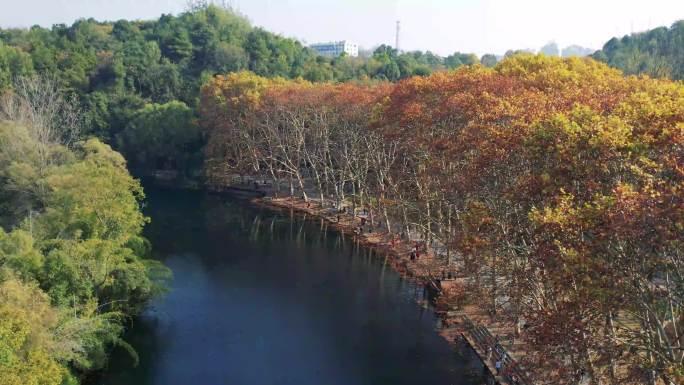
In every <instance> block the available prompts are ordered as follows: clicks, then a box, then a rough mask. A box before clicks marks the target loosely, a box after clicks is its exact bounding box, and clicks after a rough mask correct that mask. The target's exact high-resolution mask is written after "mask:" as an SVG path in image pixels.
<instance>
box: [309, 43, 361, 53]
mask: <svg viewBox="0 0 684 385" xmlns="http://www.w3.org/2000/svg"><path fill="white" fill-rule="evenodd" d="M309 48H311V49H312V50H314V51H316V53H317V54H319V55H321V56H329V57H337V56H340V55H342V53H343V52H345V53H346V54H347V55H349V56H352V57H357V56H359V46H358V45H357V44H356V43H352V42H350V41H348V40H342V41H335V42H332V43H317V44H311V45H310V46H309Z"/></svg>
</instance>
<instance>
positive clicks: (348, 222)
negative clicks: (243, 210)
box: [251, 197, 531, 385]
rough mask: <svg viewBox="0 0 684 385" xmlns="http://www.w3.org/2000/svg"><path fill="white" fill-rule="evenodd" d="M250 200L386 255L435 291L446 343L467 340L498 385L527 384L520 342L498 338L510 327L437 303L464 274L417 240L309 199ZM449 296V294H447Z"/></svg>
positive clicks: (469, 310)
mask: <svg viewBox="0 0 684 385" xmlns="http://www.w3.org/2000/svg"><path fill="white" fill-rule="evenodd" d="M251 202H252V203H254V204H256V205H259V206H264V207H267V208H270V209H276V210H292V211H295V212H297V213H299V214H305V215H311V216H312V217H315V218H319V219H321V220H323V221H326V223H327V224H328V225H329V226H330V227H332V228H334V229H335V230H337V231H339V232H341V233H343V234H346V235H348V236H351V237H353V238H354V239H355V240H356V241H357V242H358V243H359V244H361V245H362V246H364V247H368V248H370V249H371V250H373V251H375V252H376V253H378V254H380V255H384V256H385V257H386V261H387V263H388V264H389V265H391V266H392V268H394V269H395V270H396V271H397V272H398V273H399V274H401V275H402V276H403V277H405V278H407V279H411V280H414V281H416V282H417V283H419V284H421V285H423V286H425V287H426V288H427V289H429V290H430V291H432V292H434V293H435V294H436V298H437V300H436V301H435V302H436V304H437V306H436V308H435V309H436V310H435V311H436V312H437V313H438V315H439V316H440V317H441V318H442V320H443V325H444V327H443V328H442V329H441V330H440V335H441V336H442V337H444V338H445V339H446V340H447V341H448V342H449V343H450V344H452V345H455V344H456V343H457V342H458V341H459V340H465V341H466V342H467V343H468V345H470V347H471V348H472V349H473V350H474V351H475V353H476V354H477V355H478V356H479V357H480V359H481V360H482V362H483V364H484V365H485V366H486V367H487V368H488V371H489V373H490V374H492V378H494V379H495V382H496V383H499V384H502V385H507V384H512V385H515V384H521V385H522V384H531V382H530V381H529V380H526V379H525V377H526V375H525V372H524V369H523V368H521V367H520V366H519V364H518V363H517V360H515V358H514V357H515V355H516V353H517V354H522V353H523V346H521V345H522V344H521V343H520V342H518V343H517V344H516V343H515V341H514V340H513V339H510V340H509V346H508V347H507V348H504V347H503V341H501V339H500V337H499V336H512V335H513V327H512V325H508V324H506V323H503V322H495V321H494V320H492V319H491V318H490V317H488V316H487V314H486V312H485V311H483V310H482V309H480V308H478V307H477V306H475V305H472V304H467V305H465V306H462V307H461V308H460V309H458V310H451V309H449V308H447V307H445V305H444V302H443V301H442V302H440V301H439V297H440V296H441V295H442V294H443V293H449V291H450V290H451V289H453V288H455V287H457V286H459V281H460V280H462V279H463V277H458V274H457V273H458V272H457V271H455V270H452V269H450V268H449V267H448V266H445V264H444V263H442V262H440V261H439V259H438V258H436V257H435V255H434V254H433V253H432V251H431V250H430V248H425V249H422V250H421V247H420V245H419V244H415V243H413V242H409V241H406V240H401V239H398V237H396V236H390V235H388V234H387V232H382V231H379V229H378V228H376V227H374V226H373V224H372V223H371V221H370V220H369V219H368V218H367V217H366V216H363V215H354V216H352V215H349V214H341V213H338V212H337V211H336V210H334V209H333V208H330V207H321V205H319V204H317V203H316V202H312V201H308V202H307V201H304V200H303V199H298V198H290V197H285V198H273V197H263V198H253V199H251ZM447 295H448V294H447ZM497 361H500V362H501V363H502V364H503V369H502V370H500V371H499V374H501V375H496V374H497V370H496V362H497Z"/></svg>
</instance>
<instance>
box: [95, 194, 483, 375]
mask: <svg viewBox="0 0 684 385" xmlns="http://www.w3.org/2000/svg"><path fill="white" fill-rule="evenodd" d="M145 211H146V214H147V215H148V216H149V217H150V218H151V220H152V221H151V223H150V224H149V225H148V226H147V228H146V230H145V232H146V236H147V237H148V239H149V240H150V241H151V242H152V244H153V246H154V247H153V249H154V251H153V255H154V257H155V258H157V259H159V260H161V261H163V262H164V263H165V264H166V265H167V266H169V267H170V268H171V269H172V270H173V273H174V281H173V283H172V287H171V290H170V292H169V293H168V294H167V295H166V296H165V297H164V298H163V299H160V300H158V301H155V302H154V303H152V304H151V305H150V307H149V309H148V310H147V311H146V312H145V313H144V314H143V315H142V316H141V317H140V318H139V319H136V320H135V321H134V322H133V323H132V325H131V327H130V328H129V331H128V332H127V334H126V336H125V339H126V340H127V341H128V342H129V343H131V345H133V347H134V348H135V349H136V350H137V352H138V354H139V358H140V363H139V365H138V366H137V367H132V364H133V361H132V359H131V358H130V356H129V355H127V354H124V352H123V349H115V350H114V351H113V354H112V358H111V360H110V365H109V368H108V369H107V370H106V371H105V372H104V373H103V374H102V376H101V377H100V378H99V379H96V380H94V381H93V382H94V383H95V384H101V385H143V384H144V385H189V384H197V385H230V384H235V385H271V384H273V385H280V384H283V385H284V384H292V385H309V384H310V385H364V384H368V385H379V384H388V385H402V384H406V385H409V384H421V385H423V384H424V385H431V384H435V385H441V384H445V385H479V384H481V383H482V381H481V380H480V374H481V372H482V366H481V363H480V362H479V361H478V359H477V358H476V357H475V356H474V355H473V354H472V353H471V352H470V351H469V349H467V348H466V347H460V348H457V349H454V348H452V347H450V346H449V345H448V344H447V342H446V341H445V340H444V339H442V338H441V337H440V336H439V335H438V334H437V332H436V325H437V323H438V320H437V318H436V317H435V315H434V314H433V312H432V310H431V309H430V308H429V307H427V306H424V305H420V303H421V299H422V296H423V292H422V290H421V289H420V288H419V287H416V285H414V284H413V283H411V282H409V281H407V280H405V279H402V278H401V277H400V276H399V275H398V274H397V273H395V272H394V271H393V270H392V269H391V268H390V267H389V265H387V264H386V263H384V260H383V258H382V257H378V256H373V255H370V252H369V251H367V250H365V249H363V248H359V247H358V246H356V245H355V244H354V242H353V241H352V240H351V239H349V238H347V237H345V236H342V235H340V234H339V233H338V232H336V231H333V230H331V229H327V228H326V227H325V226H322V225H321V224H320V222H317V221H315V220H305V219H303V218H301V217H298V216H296V215H294V216H293V215H291V214H290V213H287V212H284V213H281V212H274V211H271V210H268V209H264V208H257V207H252V206H250V205H248V204H246V203H245V202H243V201H239V200H233V199H230V198H225V197H218V196H211V195H206V194H203V193H196V192H174V191H165V190H156V189H148V191H147V206H146V208H145Z"/></svg>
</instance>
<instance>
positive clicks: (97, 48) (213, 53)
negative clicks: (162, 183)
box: [0, 5, 479, 175]
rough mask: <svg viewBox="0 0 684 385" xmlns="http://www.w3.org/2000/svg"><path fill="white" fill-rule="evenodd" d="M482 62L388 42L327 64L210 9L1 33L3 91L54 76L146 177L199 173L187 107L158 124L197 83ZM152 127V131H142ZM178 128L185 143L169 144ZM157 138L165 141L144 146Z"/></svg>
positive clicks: (191, 96)
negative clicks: (234, 76) (14, 83)
mask: <svg viewBox="0 0 684 385" xmlns="http://www.w3.org/2000/svg"><path fill="white" fill-rule="evenodd" d="M478 62H479V59H478V58H477V57H476V56H475V55H472V54H471V55H467V54H461V53H455V54H453V55H451V56H448V57H446V58H443V57H440V56H437V55H435V54H433V53H430V52H406V53H400V52H397V51H396V50H395V49H393V48H391V47H389V46H386V45H383V46H380V47H379V48H377V49H376V50H375V51H374V52H373V53H372V55H370V56H369V57H357V58H353V57H348V56H344V55H343V56H341V57H337V58H325V57H321V56H317V55H316V54H315V52H313V51H312V50H310V49H309V48H306V47H304V46H303V45H302V44H301V43H299V42H298V41H296V40H293V39H289V38H285V37H282V36H279V35H276V34H273V33H270V32H267V31H265V30H263V29H261V28H255V27H252V26H251V25H250V24H249V22H248V21H247V20H246V19H245V18H243V17H242V16H240V15H238V14H236V13H234V12H232V11H231V10H229V9H223V8H220V7H216V6H212V5H209V6H206V5H205V6H202V7H197V8H194V9H192V10H191V11H188V12H185V13H183V14H180V15H179V16H172V15H163V16H161V17H160V18H159V19H157V20H154V21H126V20H120V21H116V22H98V21H95V20H93V19H87V20H78V21H76V22H75V23H74V24H73V25H71V26H66V25H63V24H58V25H55V26H53V27H52V28H50V29H46V28H41V27H38V26H35V27H32V28H30V29H28V30H23V29H7V30H2V29H0V91H2V90H3V89H9V88H10V87H11V80H12V78H13V77H15V76H21V75H31V74H35V73H38V74H42V75H45V74H48V75H50V76H53V77H54V78H55V79H57V80H58V81H59V82H60V83H61V86H62V87H64V88H65V89H67V90H69V91H70V92H72V93H74V94H75V95H77V96H78V98H79V100H80V102H81V104H82V106H83V109H84V110H85V111H86V113H87V119H88V124H87V127H88V130H89V131H90V133H91V134H94V135H95V136H97V137H99V138H101V139H102V140H104V141H105V142H107V143H110V144H112V145H113V146H115V147H116V149H117V150H119V151H122V152H123V153H125V154H136V156H135V157H134V158H130V160H131V161H132V166H134V167H135V168H136V170H138V171H141V172H142V173H145V172H146V171H153V170H159V169H161V170H175V171H180V172H181V174H185V175H188V173H190V169H195V170H197V169H199V168H200V167H197V162H198V159H201V146H202V142H201V140H198V137H197V136H196V134H195V132H196V131H197V130H196V127H194V123H192V122H193V120H194V119H193V117H191V116H189V115H188V110H187V109H186V110H185V111H184V112H182V115H183V116H182V117H181V119H180V121H177V122H174V125H173V126H174V127H160V126H159V125H160V124H162V125H163V124H166V122H170V121H171V120H173V119H175V117H173V115H174V114H176V113H179V111H178V110H179V109H183V107H179V106H180V104H177V102H174V101H178V102H182V103H184V104H185V105H186V106H187V108H189V111H194V110H195V108H196V106H197V98H198V95H199V89H200V86H201V85H202V84H203V83H205V82H206V81H207V80H208V79H210V78H211V77H213V76H214V75H216V74H224V73H228V72H232V71H240V70H250V71H252V72H254V73H256V74H258V75H260V76H265V77H282V78H288V79H295V78H304V79H307V80H310V81H315V82H321V81H349V80H355V79H377V80H392V81H394V80H398V79H403V78H407V77H410V76H414V75H429V74H430V73H432V72H434V71H438V70H442V69H453V68H457V67H460V66H462V65H469V64H474V63H478ZM170 102H174V104H169V105H167V103H170ZM150 105H151V106H150ZM164 106H166V107H164ZM155 111H156V112H155ZM164 114H167V116H166V118H165V117H163V116H162V115H164ZM185 123H187V124H188V126H186V127H180V124H185ZM148 127H149V128H152V129H153V130H154V131H155V133H144V132H143V131H144V130H146V129H147V128H148ZM181 131H182V133H181ZM172 132H177V133H180V134H181V136H182V138H168V137H167V136H168V135H169V134H171V133H172ZM159 135H162V136H163V137H164V142H163V143H157V144H156V145H154V146H149V147H146V146H147V145H148V144H151V143H150V142H149V140H153V139H154V138H160V136H159ZM143 147H144V148H143ZM141 149H144V151H142V152H143V153H141ZM157 150H159V151H160V152H159V153H155V151H157Z"/></svg>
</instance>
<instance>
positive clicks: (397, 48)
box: [394, 20, 401, 52]
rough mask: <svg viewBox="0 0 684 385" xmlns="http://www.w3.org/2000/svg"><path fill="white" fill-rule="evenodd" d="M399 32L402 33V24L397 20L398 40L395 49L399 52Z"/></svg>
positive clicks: (395, 42)
mask: <svg viewBox="0 0 684 385" xmlns="http://www.w3.org/2000/svg"><path fill="white" fill-rule="evenodd" d="M399 31H401V22H400V21H399V20H397V36H396V40H395V41H394V49H396V50H397V52H399Z"/></svg>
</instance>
